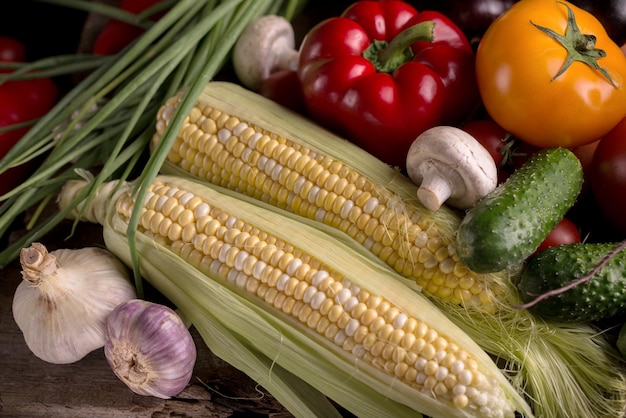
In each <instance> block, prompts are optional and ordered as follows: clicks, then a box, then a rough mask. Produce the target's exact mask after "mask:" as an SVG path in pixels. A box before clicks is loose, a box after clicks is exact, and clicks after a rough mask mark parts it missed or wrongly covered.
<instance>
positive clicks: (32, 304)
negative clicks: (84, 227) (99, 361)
mask: <svg viewBox="0 0 626 418" xmlns="http://www.w3.org/2000/svg"><path fill="white" fill-rule="evenodd" d="M20 263H21V265H22V277H23V279H24V280H23V281H22V282H21V283H20V284H19V285H18V287H17V289H16V291H15V295H14V297H13V318H14V319H15V322H16V323H17V325H18V327H19V328H20V330H21V331H22V333H23V335H24V340H25V341H26V345H27V346H28V348H29V349H30V350H31V351H32V352H33V354H35V355H36V356H37V357H39V358H40V359H42V360H44V361H47V362H49V363H56V364H66V363H73V362H76V361H78V360H80V359H81V358H83V357H84V356H85V355H87V354H88V353H90V352H91V351H93V350H96V349H98V348H100V347H103V346H104V323H105V320H106V317H107V316H108V315H109V314H110V313H111V311H112V310H113V309H115V307H116V306H117V305H119V304H120V303H122V302H124V301H127V300H129V299H133V298H136V297H137V296H136V292H135V288H134V286H133V285H132V283H131V281H130V276H129V272H128V270H127V268H126V266H125V265H124V264H123V263H122V262H121V261H120V260H118V259H117V258H116V257H115V256H114V255H113V254H112V253H110V252H109V251H107V250H105V249H102V248H97V247H87V248H80V249H59V250H55V251H51V252H48V250H47V248H46V247H45V246H44V245H43V244H41V243H33V244H32V245H31V246H30V247H26V248H23V249H22V251H21V253H20Z"/></svg>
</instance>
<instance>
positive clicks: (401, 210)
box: [0, 0, 626, 417]
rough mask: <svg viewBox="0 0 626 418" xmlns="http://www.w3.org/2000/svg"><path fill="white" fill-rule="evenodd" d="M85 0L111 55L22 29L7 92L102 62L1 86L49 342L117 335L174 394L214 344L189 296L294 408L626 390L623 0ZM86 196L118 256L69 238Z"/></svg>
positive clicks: (16, 212) (29, 273)
mask: <svg viewBox="0 0 626 418" xmlns="http://www.w3.org/2000/svg"><path fill="white" fill-rule="evenodd" d="M55 3H59V4H60V5H63V4H65V1H64V0H55ZM71 3H72V5H73V7H79V8H84V9H86V10H90V11H92V12H93V13H100V14H104V15H106V16H108V17H109V18H110V19H109V21H108V23H107V24H106V25H105V26H104V27H103V29H102V30H101V31H100V32H99V36H98V38H97V39H96V41H95V43H94V45H93V50H92V53H91V54H84V55H83V54H76V55H69V56H63V57H56V58H55V59H52V58H51V59H42V60H37V61H34V62H31V63H21V64H20V63H19V62H20V61H24V57H23V55H22V54H23V53H22V52H21V49H20V48H19V46H20V45H19V44H15V43H13V44H11V43H8V42H7V43H6V44H3V43H2V42H0V60H3V61H7V63H0V66H2V67H0V68H5V67H6V69H7V70H10V72H5V73H3V74H2V75H1V76H2V77H3V78H2V80H3V81H4V84H0V98H1V97H4V96H1V95H2V94H4V93H3V90H2V89H3V88H6V89H9V88H10V87H11V86H14V85H17V83H23V84H24V85H27V83H34V82H35V81H37V82H42V83H43V82H46V83H52V82H53V80H54V78H55V77H58V76H59V75H64V74H65V75H67V74H74V73H78V72H80V74H81V76H82V77H83V78H82V81H77V82H76V84H75V85H74V86H72V88H70V89H69V90H68V91H63V92H57V91H56V90H53V89H48V90H44V89H37V90H36V91H37V92H39V93H43V92H49V94H48V93H46V94H47V96H46V97H47V99H48V101H47V102H46V103H47V105H46V106H45V107H44V106H43V105H42V107H41V108H37V109H40V111H39V112H38V113H36V114H35V113H33V114H27V115H20V114H19V112H20V111H21V110H22V109H23V107H21V104H20V103H10V106H9V104H8V105H7V106H6V109H7V110H6V112H5V113H6V114H7V115H8V114H9V111H10V112H15V113H16V114H18V117H17V118H16V119H15V120H14V123H13V125H14V126H13V127H17V128H20V129H21V130H19V131H18V130H15V131H8V132H19V138H16V140H15V141H13V142H10V143H9V142H7V143H6V144H5V145H6V147H7V151H6V156H5V157H3V158H2V159H1V160H0V175H7V174H8V173H10V171H9V170H13V169H14V167H15V166H26V165H28V164H32V165H31V167H32V168H31V170H32V171H31V174H30V176H28V177H26V178H25V179H24V180H23V181H21V182H20V183H16V184H13V185H11V187H10V188H9V189H7V190H6V191H5V192H4V194H2V196H0V199H1V200H0V233H1V234H2V235H6V234H8V233H9V232H10V230H11V227H12V225H13V224H14V223H15V222H16V221H19V220H20V219H22V218H23V217H24V216H25V215H27V214H28V216H30V218H31V220H30V225H29V226H30V228H29V232H28V233H27V234H25V235H24V236H23V237H21V238H19V239H17V240H15V241H13V242H11V243H10V245H9V246H8V247H7V248H6V249H5V250H3V251H2V252H0V265H2V266H4V265H6V264H7V263H9V262H11V261H12V260H14V259H16V258H17V257H18V255H19V256H20V262H21V265H22V268H23V277H24V282H23V283H22V285H20V287H19V288H18V291H17V292H16V294H15V297H14V314H15V320H16V322H17V323H18V325H19V327H20V329H21V330H22V332H23V333H24V338H25V341H26V343H27V345H28V347H29V348H30V349H31V351H32V352H33V353H34V354H35V355H36V356H38V357H40V358H42V359H44V360H46V361H50V362H55V363H69V362H75V361H79V360H80V359H81V358H82V356H84V355H85V354H86V353H88V352H90V351H93V350H94V349H97V348H100V347H104V350H105V354H106V359H107V360H108V361H109V364H110V365H111V367H112V369H113V370H114V371H115V374H116V375H117V376H118V377H119V378H120V379H121V380H122V381H124V382H125V383H126V385H127V386H128V387H129V388H130V389H131V390H133V391H134V392H135V393H138V394H141V395H148V396H157V397H163V398H167V397H170V396H175V395H177V394H178V393H180V391H182V390H183V389H184V388H185V387H186V385H187V384H188V383H189V380H190V378H191V374H190V373H191V370H192V369H193V365H194V362H195V360H196V350H195V347H194V345H193V341H192V340H191V338H190V335H189V331H188V329H187V327H186V326H185V325H184V324H183V321H182V319H181V318H179V317H178V314H177V313H180V314H181V315H182V317H183V318H187V319H188V320H189V321H190V322H191V324H193V325H194V326H195V327H196V329H197V330H198V331H199V332H200V334H201V336H202V339H203V341H204V343H205V344H206V345H207V346H208V347H209V349H210V350H211V351H213V352H214V353H216V354H217V355H219V356H220V357H222V358H223V359H224V360H226V361H227V362H229V363H230V364H232V365H233V366H235V367H236V368H238V369H240V370H242V371H244V372H245V373H246V374H248V375H249V376H250V377H252V378H253V379H254V380H256V381H257V382H259V383H260V384H261V385H263V386H264V387H265V388H266V389H267V390H269V391H270V393H272V395H274V396H275V397H276V398H277V399H278V400H279V401H280V402H281V403H282V404H283V405H285V406H286V407H287V408H288V409H289V410H290V411H292V412H293V413H294V414H295V415H298V416H339V415H340V412H339V411H337V409H336V408H335V405H334V403H336V404H338V405H339V406H341V407H343V408H345V409H346V410H348V411H350V412H351V413H353V414H356V415H357V416H372V417H377V416H405V415H406V416H415V415H416V414H425V415H427V416H430V417H455V416H458V417H470V416H471V417H473V416H476V417H513V416H526V417H531V416H537V417H579V416H580V417H582V416H584V417H619V416H625V415H626V363H625V360H624V355H625V354H626V349H625V348H624V347H626V332H625V331H623V330H624V329H626V325H624V324H625V322H624V320H623V319H622V318H623V317H624V314H625V313H626V296H625V295H626V282H625V279H624V277H626V258H625V257H626V255H625V254H626V253H625V252H624V247H626V223H625V222H624V216H623V214H624V211H625V210H626V148H625V145H624V144H626V84H625V83H626V55H625V53H624V51H625V50H626V47H624V46H623V45H622V43H623V42H625V41H626V39H624V38H623V36H622V35H620V34H619V32H618V31H617V30H616V29H615V27H612V26H611V27H609V24H610V23H609V22H610V19H608V18H607V16H609V17H610V16H611V14H606V10H605V13H604V14H603V13H601V12H600V11H599V9H597V8H593V7H591V6H590V5H586V4H585V2H578V3H577V2H567V1H559V0H519V1H508V2H507V1H494V0H490V1H488V0H483V1H480V0H477V1H472V2H455V1H452V0H449V1H445V2H439V3H437V5H435V4H429V2H419V1H412V2H403V1H399V0H381V1H367V0H364V1H357V2H354V3H349V4H346V7H345V9H344V11H343V12H341V13H340V15H337V16H334V15H333V16H329V17H327V18H324V19H320V20H319V21H315V22H313V23H312V24H311V25H310V27H307V28H306V30H305V31H304V33H301V34H299V33H297V31H296V30H295V29H296V27H294V26H292V21H293V19H295V18H296V17H297V16H298V13H299V12H301V11H302V10H303V7H305V5H304V2H300V1H295V0H292V1H287V0H286V1H284V2H270V1H258V0H256V1H247V0H237V1H224V2H219V1H218V2H204V1H196V0H179V1H174V0H162V1H137V0H134V1H131V0H123V1H121V2H120V4H119V5H117V6H107V5H102V4H101V5H98V6H94V5H93V4H91V2H89V1H77V2H75V1H73V2H71ZM579 3H580V4H581V6H582V7H585V9H587V10H589V11H586V10H585V9H583V8H580V7H578V6H577V5H576V4H579ZM461 5H462V6H461ZM487 6H489V7H487ZM431 8H432V9H431ZM461 8H463V10H465V12H466V13H461V12H460V10H461ZM487 9H489V10H490V11H491V13H490V14H487V13H484V12H478V10H483V11H484V10H487ZM304 10H306V8H305V9H304ZM592 13H596V14H595V15H594V14H592ZM468 16H474V17H472V18H469V17H468ZM603 25H605V26H606V29H605V27H604V26H603ZM607 29H610V31H608V32H607ZM0 40H1V38H0ZM3 45H6V46H5V47H3ZM3 48H4V49H3ZM33 78H34V79H33ZM13 83H15V84H13ZM28 85H31V84H28ZM52 93H54V94H52ZM285 93H286V94H285ZM10 96H13V95H10ZM7 97H8V96H7ZM20 97H26V96H23V95H20ZM33 100H35V99H33ZM55 103H56V104H55ZM3 106H4V105H3ZM28 108H29V109H35V108H36V107H35V106H34V105H32V102H31V104H30V105H29V106H28ZM4 109H5V107H2V108H1V109H0V110H1V111H4ZM3 114H4V113H3ZM0 116H2V115H0ZM37 118H38V119H37ZM32 119H35V120H32ZM25 121H30V122H29V124H28V125H26V126H22V125H21V123H22V122H25ZM2 123H3V121H0V124H2ZM6 124H7V125H9V123H8V122H7V123H6ZM26 128H28V129H26ZM8 132H7V134H8ZM0 135H3V134H0ZM8 148H10V150H9V149H8ZM35 163H36V164H35ZM51 202H56V203H57V205H55V206H54V210H52V214H51V215H50V216H49V217H46V216H44V215H43V213H44V212H43V208H45V207H49V206H50V204H51ZM64 219H73V220H75V222H79V221H85V222H93V223H97V224H99V225H102V230H103V240H104V243H105V244H106V246H107V249H106V250H96V252H98V253H99V254H98V255H97V256H93V257H94V258H98V259H102V262H103V263H112V264H107V265H108V266H109V267H106V266H103V267H98V266H94V265H90V266H84V267H81V266H79V265H78V264H79V263H80V259H81V257H82V255H80V256H79V254H80V253H82V251H85V253H86V252H87V251H94V249H87V248H86V249H83V250H80V252H79V250H74V251H76V252H73V251H70V250H65V251H58V252H50V253H48V252H47V250H46V247H45V246H44V244H43V243H44V242H45V239H46V237H47V234H48V233H49V231H50V230H51V229H52V228H53V227H54V226H55V225H57V224H58V223H59V222H61V221H62V220H64ZM64 259H69V261H65V260H64ZM73 259H74V260H73ZM66 263H67V265H66ZM122 263H123V264H122ZM75 269H84V270H87V269H95V270H96V271H97V274H96V273H94V274H87V275H85V276H87V278H88V279H89V280H92V281H94V282H93V283H91V282H89V281H80V280H78V279H74V278H73V277H72V275H73V274H74V270H75ZM57 270H59V271H58V272H57ZM103 270H104V272H103ZM129 273H132V275H134V279H133V278H131V275H130V274H129ZM66 276H67V277H66ZM100 276H103V277H102V278H100ZM63 278H67V279H68V280H62V279H63ZM144 281H146V282H148V283H150V284H151V285H153V286H154V287H155V288H156V289H157V290H158V291H159V292H161V293H162V294H163V295H164V296H165V297H166V298H167V299H168V300H169V301H170V302H171V303H172V304H173V305H175V307H176V308H177V311H176V312H175V311H173V310H171V309H169V308H167V307H165V306H162V305H158V304H156V303H153V302H151V301H148V300H144V294H143V283H144ZM109 282H110V283H111V284H107V283H109ZM100 286H109V287H111V288H119V289H120V291H119V292H99V291H94V292H93V294H92V293H90V292H89V290H93V289H99V288H100ZM58 289H65V290H64V291H63V292H60V291H59V290H58ZM82 289H89V290H87V291H84V293H85V294H90V295H91V296H90V298H91V299H90V300H89V301H85V300H83V299H80V298H76V297H75V296H74V295H77V294H80V293H83V291H82ZM79 292H80V293H79ZM57 294H63V295H64V298H61V299H63V300H61V299H59V300H56V299H55V298H53V295H57ZM103 294H106V295H105V297H103ZM42 295H45V296H42ZM42 297H43V299H42ZM53 299H54V303H53V304H52V306H54V308H55V309H46V306H42V305H41V303H28V301H29V300H35V301H41V300H53ZM85 302H88V303H85ZM89 302H91V303H89ZM83 305H86V306H83ZM77 309H83V310H85V311H86V312H89V315H76V314H75V312H76V310H77ZM68 317H77V318H78V317H80V321H79V320H67V318H68ZM33 318H37V321H33ZM157 323H158V324H162V327H161V328H159V327H156V325H155V324H157ZM55 324H63V329H62V330H61V331H62V332H56V330H57V329H58V328H56V325H55ZM40 328H43V329H40ZM50 329H54V330H55V332H53V333H50V332H49V331H50ZM85 329H89V330H91V331H90V332H89V333H88V335H89V336H88V337H84V335H86V334H85V332H84V330H85ZM46 347H52V348H49V349H46ZM68 347H71V348H68ZM277 350H278V351H277ZM174 360H175V361H174ZM328 399H331V400H332V401H334V403H333V402H328Z"/></svg>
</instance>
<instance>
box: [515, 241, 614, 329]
mask: <svg viewBox="0 0 626 418" xmlns="http://www.w3.org/2000/svg"><path fill="white" fill-rule="evenodd" d="M616 245H618V244H615V243H585V244H581V243H579V244H565V245H559V246H556V247H550V248H547V249H545V250H543V251H541V252H539V253H537V254H536V255H534V256H533V257H531V258H530V259H529V260H528V262H527V263H526V264H525V265H524V267H523V268H522V272H521V274H520V278H519V283H518V286H517V287H518V289H519V291H520V297H521V298H522V301H523V302H524V303H528V302H531V301H533V300H534V299H535V298H536V297H537V296H539V295H541V294H544V293H546V292H548V291H550V290H553V289H558V288H560V287H562V286H565V285H567V284H569V283H571V282H572V281H574V280H576V279H579V278H582V277H584V276H585V275H587V274H588V273H589V272H590V271H591V270H592V269H593V268H594V267H596V266H597V265H598V263H600V262H601V261H602V259H603V258H604V257H605V256H606V255H607V254H608V253H609V252H610V251H611V250H613V249H614V248H615V247H616ZM528 309H529V310H530V311H531V312H533V313H534V314H536V315H537V316H540V317H542V318H545V319H550V320H558V321H562V322H593V321H599V320H603V319H608V318H612V317H615V316H617V315H622V314H624V313H626V251H623V250H622V251H619V252H617V253H616V254H615V255H614V256H613V257H612V258H610V259H609V261H607V263H606V264H605V265H604V266H603V267H602V268H601V269H600V270H599V271H598V272H597V273H596V274H594V275H593V277H592V278H591V279H590V280H589V281H587V282H585V283H580V284H578V285H576V286H574V287H572V288H570V289H569V290H567V291H565V292H563V293H559V294H557V295H553V296H550V297H547V298H545V299H543V300H541V301H539V302H537V303H536V304H534V305H531V306H530V307H529V308H528Z"/></svg>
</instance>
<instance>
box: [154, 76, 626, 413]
mask: <svg viewBox="0 0 626 418" xmlns="http://www.w3.org/2000/svg"><path fill="white" fill-rule="evenodd" d="M181 97H182V93H181V95H177V96H175V97H172V98H171V99H170V100H169V101H167V102H166V103H165V104H164V106H163V107H162V108H161V110H160V111H159V114H158V119H157V124H156V131H157V132H156V134H155V136H154V138H153V144H152V147H153V148H157V149H158V147H159V144H160V143H161V139H162V137H164V136H165V137H167V138H170V137H171V136H172V135H175V136H176V138H175V139H174V141H173V143H174V145H173V146H172V148H171V150H170V151H169V154H168V155H167V157H166V160H165V163H164V165H163V167H162V172H164V173H170V174H176V175H181V176H188V177H194V178H199V179H203V180H205V181H207V182H210V183H212V184H215V185H219V186H222V187H225V188H228V189H231V190H233V191H235V192H238V193H241V194H245V195H247V196H249V197H252V198H254V199H257V200H259V201H263V202H265V203H267V204H270V205H273V206H275V207H277V208H280V209H286V210H288V211H290V212H292V213H294V214H296V215H298V216H301V217H302V218H303V219H305V218H306V219H309V220H311V221H312V222H316V223H318V225H320V228H321V225H325V226H326V227H328V228H331V229H335V230H337V231H339V232H341V233H343V234H345V235H347V236H349V237H350V239H351V240H353V241H355V242H357V243H359V244H360V246H361V249H362V251H363V254H367V255H368V256H370V257H375V258H377V259H378V260H379V261H380V262H382V263H384V264H386V265H388V266H389V267H391V268H392V269H394V270H395V271H396V272H399V273H400V274H401V275H402V276H404V277H406V278H409V279H411V280H414V281H415V283H416V287H420V288H421V289H422V290H423V292H424V294H426V295H428V296H430V297H431V299H432V300H433V302H434V303H436V304H437V305H438V306H440V307H441V308H442V309H443V310H444V311H445V312H446V314H447V315H448V316H449V317H450V318H451V319H452V320H453V321H454V322H455V323H456V324H458V325H459V326H461V327H462V328H463V329H464V331H465V332H467V333H468V334H470V335H471V336H472V337H473V338H474V339H475V340H476V341H477V342H478V343H479V345H480V346H481V347H482V348H483V349H485V350H487V351H488V352H490V353H491V354H493V355H494V356H497V357H499V358H500V359H501V360H502V361H503V362H505V363H507V366H506V367H507V368H508V369H510V371H511V373H510V378H511V381H512V382H513V383H514V384H515V385H516V386H517V387H518V388H519V389H520V391H525V392H526V393H527V394H528V396H529V399H531V400H532V405H533V408H534V410H535V413H536V414H537V415H538V416H545V417H574V416H590V417H599V416H606V417H615V416H623V415H624V410H625V408H626V378H625V375H624V370H623V368H622V367H621V366H620V365H619V364H618V361H617V360H616V356H615V355H614V354H615V353H614V350H612V349H611V348H610V345H609V344H608V342H607V341H605V339H604V338H603V336H602V335H599V334H598V333H597V330H595V329H594V328H593V327H590V326H587V325H576V326H565V325H562V324H549V323H545V322H543V321H542V320H541V319H537V318H534V317H533V316H532V315H531V314H530V313H528V312H527V311H521V310H515V309H513V308H511V306H512V305H516V304H519V302H520V301H519V298H518V296H517V293H516V291H515V288H514V286H513V285H512V281H514V280H515V278H516V274H517V273H516V271H515V269H512V270H511V271H506V272H499V273H490V274H477V273H474V272H472V271H469V270H468V269H467V268H466V267H465V266H464V265H463V264H462V263H461V262H460V260H459V258H458V257H457V255H456V254H455V252H454V246H453V242H454V236H455V232H456V228H457V227H458V225H459V223H460V218H459V216H458V214H457V213H455V212H453V211H451V210H448V209H447V208H445V207H443V208H442V209H441V210H439V211H437V212H430V211H428V210H426V209H425V208H423V206H422V205H420V203H419V202H418V201H417V199H416V191H417V187H416V186H415V185H413V184H412V183H411V182H410V181H409V180H408V179H407V178H405V177H404V176H402V175H401V174H400V173H399V172H398V171H397V170H395V169H394V168H391V167H389V166H387V165H385V164H383V163H382V162H381V161H379V160H377V159H376V158H374V157H373V156H371V155H369V154H368V153H366V152H365V151H363V150H361V149H359V148H358V147H356V146H354V145H352V144H350V143H349V142H347V141H345V140H344V139H341V138H339V137H337V136H335V135H333V134H331V133H329V132H328V131H326V130H324V129H322V128H320V127H319V126H317V125H315V124H314V123H312V122H311V121H309V120H307V119H306V118H303V117H301V116H299V115H296V114H295V113H293V112H290V111H288V110H287V109H284V108H282V107H281V106H279V105H277V104H276V103H273V102H271V101H270V100H267V99H265V98H263V97H261V96H259V95H257V94H254V93H252V92H249V91H247V90H244V89H243V88H241V87H239V86H237V85H234V84H231V83H225V82H211V83H209V84H208V85H207V87H206V88H205V89H204V91H203V93H202V94H200V96H199V97H198V98H197V100H196V105H195V107H194V108H193V109H192V110H191V112H190V113H189V114H188V115H187V117H186V118H185V120H184V121H183V122H182V124H180V125H179V126H170V124H169V121H170V120H171V118H172V116H173V115H175V114H177V113H176V112H177V106H178V102H179V101H180V100H181ZM381 140H384V138H381Z"/></svg>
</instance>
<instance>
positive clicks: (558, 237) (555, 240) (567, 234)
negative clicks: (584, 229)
mask: <svg viewBox="0 0 626 418" xmlns="http://www.w3.org/2000/svg"><path fill="white" fill-rule="evenodd" d="M580 239H581V238H580V231H579V230H578V227H577V226H576V224H574V222H572V221H570V220H569V219H567V218H563V219H561V222H559V223H558V224H557V225H556V226H555V227H554V229H553V230H552V231H551V232H550V234H548V236H547V237H546V239H544V240H543V242H542V243H541V245H539V248H537V251H535V253H538V252H539V251H543V250H545V249H546V248H549V247H555V246H557V245H561V244H575V243H577V242H580Z"/></svg>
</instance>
